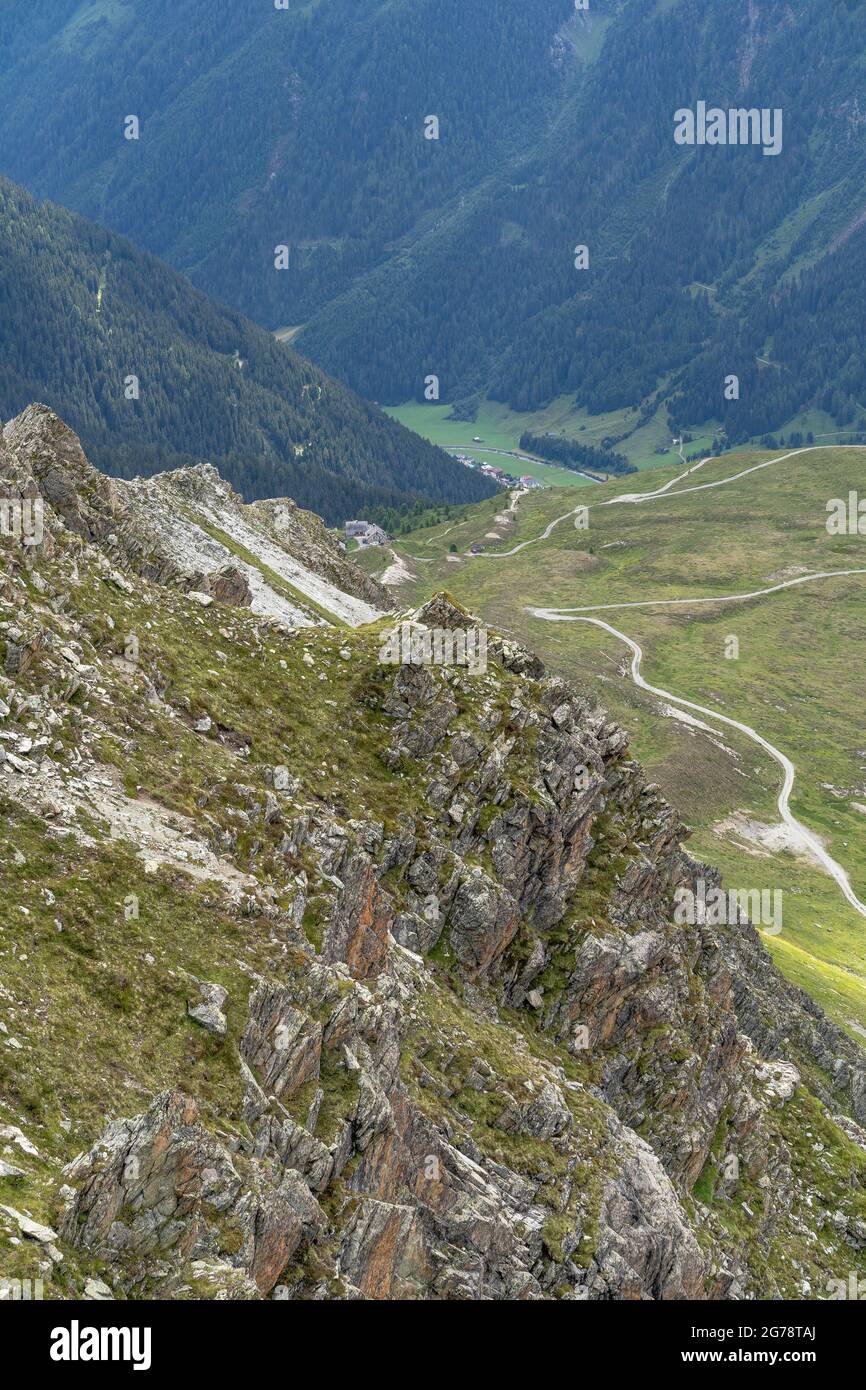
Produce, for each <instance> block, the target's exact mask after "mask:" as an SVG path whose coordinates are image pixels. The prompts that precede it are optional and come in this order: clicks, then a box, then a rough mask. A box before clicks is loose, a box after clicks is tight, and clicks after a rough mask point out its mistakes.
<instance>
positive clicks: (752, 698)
mask: <svg viewBox="0 0 866 1390" xmlns="http://www.w3.org/2000/svg"><path fill="white" fill-rule="evenodd" d="M477 432H478V431H477ZM763 457H769V455H729V456H727V457H725V458H723V459H720V460H718V461H714V462H713V463H711V464H708V465H706V467H705V468H704V470H703V471H702V473H701V474H700V475H698V477H697V478H696V479H692V480H690V482H691V483H694V482H701V481H713V480H714V479H717V478H722V477H727V476H729V475H731V474H732V473H734V472H737V471H739V470H740V469H741V468H742V467H743V466H746V465H747V464H748V463H749V462H751V461H758V460H759V459H760V458H763ZM677 471H678V470H677V469H674V468H667V469H665V470H660V471H659V473H658V478H657V481H659V482H661V481H664V480H666V479H667V478H668V477H670V476H674V475H675V474H676V472H677ZM864 475H866V456H864V454H863V453H862V452H860V451H855V450H851V451H847V450H845V451H827V452H826V453H824V452H821V453H813V454H806V455H804V456H803V458H801V459H792V460H789V461H788V462H785V463H780V464H779V466H778V468H775V467H772V468H769V469H765V470H763V471H762V472H760V473H756V474H753V475H751V476H750V477H748V478H744V479H742V480H740V481H738V482H736V483H734V484H732V485H731V486H730V487H729V488H721V489H716V490H711V491H706V492H698V493H694V494H692V495H690V496H685V497H681V498H675V497H670V496H669V497H666V498H660V499H657V500H655V501H653V502H649V503H647V504H646V505H645V506H642V507H629V506H624V507H612V508H607V509H598V510H595V509H594V510H593V511H592V513H591V521H590V529H589V530H588V531H576V530H575V529H574V527H573V525H572V524H571V522H570V521H565V522H563V523H562V524H561V525H560V526H559V527H558V528H557V529H556V530H555V531H554V532H553V533H552V536H551V538H550V540H549V541H547V542H544V543H543V544H541V545H537V546H530V547H528V548H527V549H526V550H524V551H522V552H521V553H520V554H518V555H516V556H513V557H510V558H508V559H503V560H501V561H497V560H487V559H484V560H478V559H475V560H470V559H468V558H466V557H465V554H464V555H463V556H462V558H461V559H460V560H459V563H455V562H454V560H453V559H452V560H451V561H449V560H447V559H446V558H445V556H446V553H447V551H448V548H449V546H450V545H451V544H453V543H455V541H458V540H459V550H460V552H461V553H462V552H465V551H466V549H467V548H468V545H469V543H470V542H471V541H473V540H476V539H478V540H480V539H483V537H484V535H485V533H486V532H487V531H488V530H489V529H490V523H491V521H492V516H493V513H494V511H495V510H496V508H495V507H494V502H493V501H492V502H487V503H484V504H482V505H481V506H480V507H479V508H477V509H475V508H473V509H469V510H468V517H469V518H470V519H469V520H467V521H466V522H465V523H464V524H462V525H461V526H460V528H459V529H458V530H451V529H450V527H448V526H443V527H439V528H437V529H436V530H435V531H431V532H429V533H416V534H415V535H413V536H411V537H410V538H408V543H406V544H405V545H403V546H402V548H403V549H405V551H406V552H407V553H408V554H410V555H414V556H415V557H422V558H423V559H425V560H426V561H427V563H423V564H422V563H418V564H416V566H415V569H416V572H417V575H418V583H417V586H416V589H417V596H418V597H420V596H421V595H422V594H426V593H428V592H431V591H433V590H435V589H436V588H439V587H441V586H442V585H443V584H445V585H447V587H448V588H449V589H450V590H451V591H452V592H453V593H454V594H455V595H456V596H457V597H458V598H459V599H460V600H461V601H463V602H465V603H467V604H468V605H469V606H471V607H473V608H475V609H476V610H477V611H480V612H482V613H483V614H484V615H485V617H486V618H487V619H488V620H490V621H491V622H494V623H496V624H500V625H502V626H505V627H507V628H509V629H511V630H512V631H514V632H516V633H518V634H519V635H520V636H521V637H523V638H524V639H526V640H527V641H529V642H530V643H531V644H532V645H533V646H534V647H535V648H536V649H538V650H539V651H540V652H541V653H542V654H543V655H544V656H545V658H546V659H547V660H548V662H549V663H550V664H551V665H552V666H553V667H555V668H556V669H559V670H562V671H564V672H565V673H566V674H568V675H569V676H571V677H573V678H574V679H576V680H577V682H578V683H579V684H581V685H583V686H585V687H590V688H591V689H593V690H594V691H595V692H596V693H597V694H598V696H599V698H600V699H601V700H602V701H603V702H604V703H605V704H606V705H607V706H608V707H609V708H610V709H611V711H612V713H613V714H614V715H615V716H616V717H617V718H619V719H621V720H622V721H623V723H624V724H625V725H626V727H627V728H629V729H630V730H631V732H632V735H633V740H632V746H633V749H634V752H635V754H636V756H638V757H639V758H640V759H641V761H642V762H644V763H645V765H646V766H647V768H648V770H649V772H650V774H651V775H652V776H653V777H654V778H655V779H656V780H657V781H659V782H660V783H661V785H662V787H663V789H664V790H665V792H666V793H667V794H668V795H669V796H670V798H671V799H672V800H673V801H674V802H675V803H676V804H677V805H678V806H679V807H680V808H681V810H682V811H683V813H684V815H685V816H686V817H687V819H688V820H689V822H690V824H691V825H692V826H693V827H694V839H693V842H692V849H693V852H695V853H696V854H698V855H701V856H703V857H705V858H707V859H708V860H709V861H711V862H713V863H716V864H718V865H719V866H720V867H721V868H722V869H723V870H724V872H725V874H726V876H727V879H728V882H729V885H730V886H737V887H749V888H764V887H767V888H776V887H779V888H782V889H784V890H785V926H784V931H783V933H782V936H781V937H780V938H778V939H777V940H775V941H770V942H769V945H770V947H771V949H772V950H773V952H774V954H775V956H776V958H777V960H778V962H779V964H780V965H781V966H782V968H783V969H785V970H786V972H787V973H788V974H789V976H790V977H791V978H793V979H795V980H796V981H797V982H798V983H800V984H801V985H803V987H804V988H807V989H808V990H809V991H810V992H811V993H812V994H813V995H814V996H815V997H816V998H818V999H819V1000H820V1002H821V1003H822V1004H823V1005H824V1006H825V1007H826V1008H827V1010H828V1012H829V1013H830V1014H831V1015H832V1016H833V1017H834V1018H836V1019H837V1020H838V1021H839V1022H841V1023H842V1024H843V1025H844V1026H847V1027H848V1028H849V1029H851V1030H852V1032H853V1034H854V1036H859V1037H860V1039H861V1040H862V1038H863V1034H862V1033H858V1031H857V1029H856V1028H853V1027H852V1024H857V1025H859V1027H860V1028H861V1029H864V1028H866V923H864V921H863V919H862V918H861V917H860V916H859V915H858V914H856V913H855V912H854V911H853V909H850V908H849V907H848V906H847V904H846V903H845V902H844V899H843V898H842V897H841V895H840V893H839V891H838V890H837V888H836V887H835V885H834V884H833V883H832V881H831V880H830V879H829V878H828V877H827V876H826V875H825V874H823V873H822V872H821V871H819V870H818V869H816V868H814V867H813V866H812V865H811V864H809V863H806V862H803V861H802V860H800V859H797V858H795V857H794V856H793V855H792V854H791V853H790V852H786V851H774V852H770V851H768V850H767V849H766V848H763V847H761V846H760V845H757V844H755V843H754V842H751V841H750V840H748V839H747V838H743V837H742V836H739V835H737V834H736V833H734V832H732V831H731V830H730V829H721V828H720V826H721V823H722V822H723V821H725V820H726V819H727V818H728V817H729V816H730V815H732V814H734V813H736V812H738V811H739V812H744V813H747V815H748V817H749V818H751V819H754V820H757V821H759V822H762V823H764V824H766V825H775V824H776V823H777V820H778V815H777V811H776V807H775V801H776V796H777V793H778V787H779V778H780V772H779V769H778V767H777V766H776V764H775V763H773V762H772V761H771V760H770V759H769V758H768V757H766V756H765V755H764V754H762V753H761V752H760V750H759V749H758V748H756V747H755V745H754V744H753V743H751V742H750V741H749V740H747V739H746V738H744V737H740V736H739V735H734V733H733V731H725V732H724V734H723V736H722V737H721V738H719V739H718V740H714V739H711V738H710V737H708V736H707V735H705V734H702V733H699V732H697V731H694V730H691V729H688V728H686V727H685V726H684V725H683V724H682V723H680V722H679V721H677V720H673V719H669V718H661V717H660V715H659V706H658V702H656V701H655V700H653V699H651V698H650V697H648V696H646V695H644V694H643V693H641V692H639V691H637V690H636V689H635V687H634V686H633V685H632V684H631V682H630V681H629V680H626V679H623V664H624V663H623V648H622V644H621V643H619V642H617V641H616V640H615V639H614V638H613V637H611V636H609V635H608V634H606V633H602V632H601V631H599V630H598V629H594V628H592V627H589V626H588V625H586V624H582V623H559V624H551V623H547V622H544V621H542V620H540V619H536V618H534V617H532V616H530V615H529V614H528V613H526V612H525V605H527V604H533V605H550V606H555V605H583V604H601V603H613V602H618V601H623V602H627V601H629V600H638V599H644V598H649V597H662V598H663V597H679V596H683V595H695V596H702V595H706V596H710V595H713V594H723V593H734V592H740V591H747V590H751V589H756V588H763V587H766V586H768V585H770V584H772V583H777V582H779V581H780V580H782V579H786V578H793V577H795V575H796V574H797V573H798V572H800V570H801V569H802V570H804V571H809V572H815V571H819V570H828V569H843V568H853V567H858V566H863V567H866V549H864V543H863V540H862V538H859V537H856V536H852V537H838V538H837V537H830V536H829V535H828V534H827V531H826V527H825V520H826V502H827V500H828V499H829V498H832V497H845V496H847V492H848V489H849V488H851V487H856V486H857V484H858V481H861V480H862V479H863V477H864ZM654 481H656V480H654ZM633 488H634V479H632V480H626V481H625V482H618V483H614V484H609V485H606V486H605V487H604V489H603V490H602V489H601V488H599V489H593V491H592V495H591V497H590V495H589V494H584V497H583V498H582V500H584V498H585V500H586V501H587V502H589V501H597V500H601V499H603V498H604V497H609V496H613V495H615V494H616V493H618V492H622V491H628V490H633ZM494 501H495V499H494ZM572 505H573V495H572V494H570V493H568V492H563V491H559V492H547V493H543V494H540V495H535V496H533V497H529V498H525V499H524V500H523V501H522V502H521V504H520V508H519V510H518V514H517V518H516V521H515V523H514V526H513V529H512V530H511V532H510V534H509V539H508V540H507V541H506V540H505V539H503V541H502V543H501V545H500V546H499V547H498V548H501V549H506V548H510V546H511V545H513V544H514V543H515V541H519V540H522V539H528V538H530V537H532V536H535V535H537V534H539V532H540V531H541V530H542V529H543V528H544V526H545V525H546V524H547V523H548V522H549V521H550V520H552V519H553V518H554V517H556V516H558V515H560V514H561V513H562V512H564V511H566V510H567V509H568V508H569V507H570V506H572ZM485 543H486V544H487V546H488V548H490V547H491V545H492V547H493V548H497V547H496V544H495V543H491V542H490V541H486V542H485ZM399 548H401V547H399V546H398V549H399ZM431 560H432V561H433V563H430V561H431ZM864 596H866V578H859V577H851V578H844V579H832V580H825V581H821V582H820V583H819V584H816V585H813V586H809V587H804V588H802V589H795V590H793V591H791V592H787V593H781V594H776V595H773V596H771V597H767V598H764V599H759V600H753V601H751V602H749V603H744V604H736V605H734V604H725V605H718V606H714V605H706V606H704V607H702V608H699V609H697V610H673V611H671V610H667V611H665V610H659V609H656V610H652V609H634V610H625V611H621V612H618V611H616V610H614V611H613V612H612V613H609V614H605V613H602V614H599V615H598V616H600V617H603V618H607V619H608V621H610V622H611V623H613V625H614V626H616V627H618V628H619V629H620V630H621V631H623V632H626V633H628V635H629V636H631V637H633V638H635V639H636V640H637V641H639V642H640V644H641V645H642V646H643V648H644V652H645V658H644V665H643V672H644V676H645V678H646V679H647V680H649V681H650V682H651V683H653V684H656V685H659V686H661V687H663V688H665V689H669V690H671V691H672V692H673V693H675V694H679V695H682V696H684V697H685V698H689V699H693V700H695V701H697V702H698V703H701V704H706V705H708V706H709V707H711V708H716V709H719V710H721V711H723V712H724V713H726V714H728V715H730V716H732V717H734V718H738V719H741V720H743V721H744V722H746V723H748V724H751V725H752V726H753V727H755V728H757V729H758V731H759V732H761V733H762V734H764V736H765V737H767V738H768V739H769V740H770V741H771V742H772V743H774V744H775V745H776V746H777V747H778V748H780V749H782V751H784V752H787V753H788V754H789V756H790V757H791V758H792V759H793V761H794V762H795V764H796V766H797V769H798V777H797V783H796V785H795V789H794V796H793V798H792V803H791V804H792V809H793V811H794V813H795V815H797V816H798V817H799V818H800V819H802V820H803V821H804V822H805V823H806V824H808V825H809V826H810V827H811V828H812V829H813V830H814V831H816V832H817V833H818V834H819V835H820V836H822V837H823V839H824V840H825V842H826V843H827V845H828V847H829V848H830V850H831V852H832V853H833V855H834V856H835V858H836V859H837V860H839V862H840V863H842V864H843V865H844V866H845V867H846V868H847V869H848V871H849V873H850V875H851V879H852V883H853V885H854V887H855V890H856V891H857V892H858V894H859V896H860V897H861V898H863V897H866V815H864V814H863V813H862V812H860V811H858V810H857V809H856V807H855V805H854V803H856V802H859V803H861V804H866V736H864V735H863V733H862V714H863V694H862V692H863V682H862V672H861V670H860V665H859V661H858V652H859V651H860V650H861V649H862V644H863V642H864V640H866V618H864ZM731 635H735V636H737V637H738V639H739V642H740V656H739V659H738V660H728V659H726V658H725V656H724V650H725V641H726V639H727V638H728V637H729V636H731ZM729 750H731V751H729Z"/></svg>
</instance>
